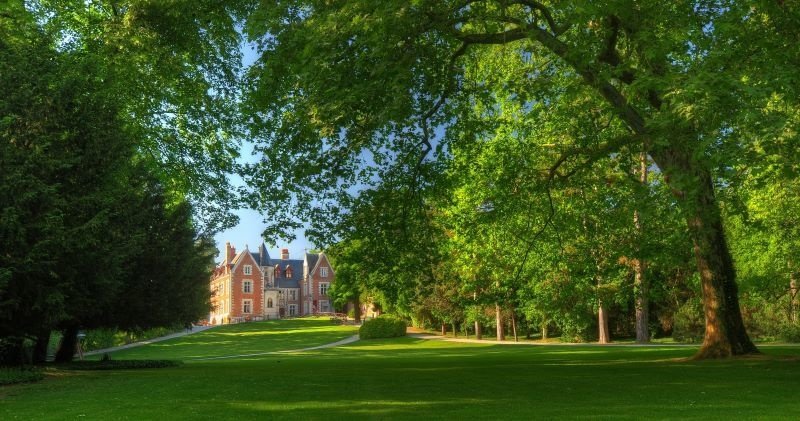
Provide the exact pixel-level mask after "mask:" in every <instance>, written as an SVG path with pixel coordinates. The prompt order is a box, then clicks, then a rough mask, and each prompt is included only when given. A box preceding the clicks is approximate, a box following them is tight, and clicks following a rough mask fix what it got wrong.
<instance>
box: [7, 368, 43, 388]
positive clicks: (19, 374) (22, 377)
mask: <svg viewBox="0 0 800 421" xmlns="http://www.w3.org/2000/svg"><path fill="white" fill-rule="evenodd" d="M43 378H44V373H43V372H42V370H40V369H38V368H33V367H4V368H0V386H2V385H7V384H15V383H28V382H38V381H39V380H42V379H43Z"/></svg>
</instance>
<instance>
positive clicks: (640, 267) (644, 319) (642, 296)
mask: <svg viewBox="0 0 800 421" xmlns="http://www.w3.org/2000/svg"><path fill="white" fill-rule="evenodd" d="M639 181H640V182H641V183H642V188H646V187H647V153H646V152H644V151H642V153H641V155H640V156H639ZM633 225H634V226H635V227H636V235H637V237H638V239H637V256H636V259H635V260H634V262H633V271H634V279H633V294H634V307H635V308H636V342H637V343H640V344H643V343H648V342H650V331H649V329H650V328H649V326H648V324H649V320H648V313H649V307H650V302H649V298H648V296H647V294H648V285H647V278H645V269H646V267H645V261H644V258H643V257H642V246H641V244H642V240H643V239H644V228H643V227H642V215H641V214H640V213H639V210H638V209H637V210H635V211H633Z"/></svg>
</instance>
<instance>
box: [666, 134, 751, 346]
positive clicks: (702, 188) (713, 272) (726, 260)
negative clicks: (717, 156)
mask: <svg viewBox="0 0 800 421" xmlns="http://www.w3.org/2000/svg"><path fill="white" fill-rule="evenodd" d="M651 156H652V157H653V159H654V160H655V161H656V164H658V166H659V167H660V168H661V169H662V170H664V172H665V175H666V176H667V183H668V184H669V186H670V187H672V188H673V190H674V191H675V194H676V196H677V197H678V199H679V201H680V203H681V205H682V207H683V212H684V215H685V217H686V223H687V225H688V228H689V235H690V237H691V239H692V243H693V247H694V255H695V259H696V261H697V271H698V272H699V274H700V284H701V288H702V291H703V312H704V314H705V319H706V320H705V321H706V323H705V324H706V331H705V337H704V339H703V345H702V346H701V347H700V350H698V352H697V354H695V358H696V359H704V358H725V357H730V356H732V355H745V354H755V353H758V349H757V348H756V347H755V345H753V342H752V341H750V338H749V337H748V336H747V331H746V330H745V327H744V322H743V320H742V313H741V310H740V308H739V290H738V287H737V286H736V271H735V269H734V267H733V259H732V258H731V254H730V251H729V250H728V244H727V242H726V239H725V230H724V228H723V225H722V217H721V215H720V210H719V206H718V204H717V201H716V197H715V196H714V184H713V181H712V179H711V173H710V171H708V170H706V169H703V168H701V167H700V166H699V165H698V164H697V163H696V162H694V161H693V159H692V158H690V157H689V156H688V153H687V152H684V151H681V150H678V149H677V148H662V149H661V150H660V151H659V153H651Z"/></svg>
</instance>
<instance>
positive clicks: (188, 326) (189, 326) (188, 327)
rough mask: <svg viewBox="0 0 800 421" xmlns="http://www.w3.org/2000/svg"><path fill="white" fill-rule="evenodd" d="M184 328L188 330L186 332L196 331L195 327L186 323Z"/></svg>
mask: <svg viewBox="0 0 800 421" xmlns="http://www.w3.org/2000/svg"><path fill="white" fill-rule="evenodd" d="M184 327H185V328H186V332H191V331H192V330H194V326H193V325H192V324H191V323H186V325H185V326H184Z"/></svg>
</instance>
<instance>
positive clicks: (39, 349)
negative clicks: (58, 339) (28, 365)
mask: <svg viewBox="0 0 800 421" xmlns="http://www.w3.org/2000/svg"><path fill="white" fill-rule="evenodd" d="M48 345H50V331H49V330H48V331H46V332H41V333H39V334H38V335H37V336H36V345H34V347H33V363H34V364H43V363H46V362H47V347H48Z"/></svg>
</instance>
